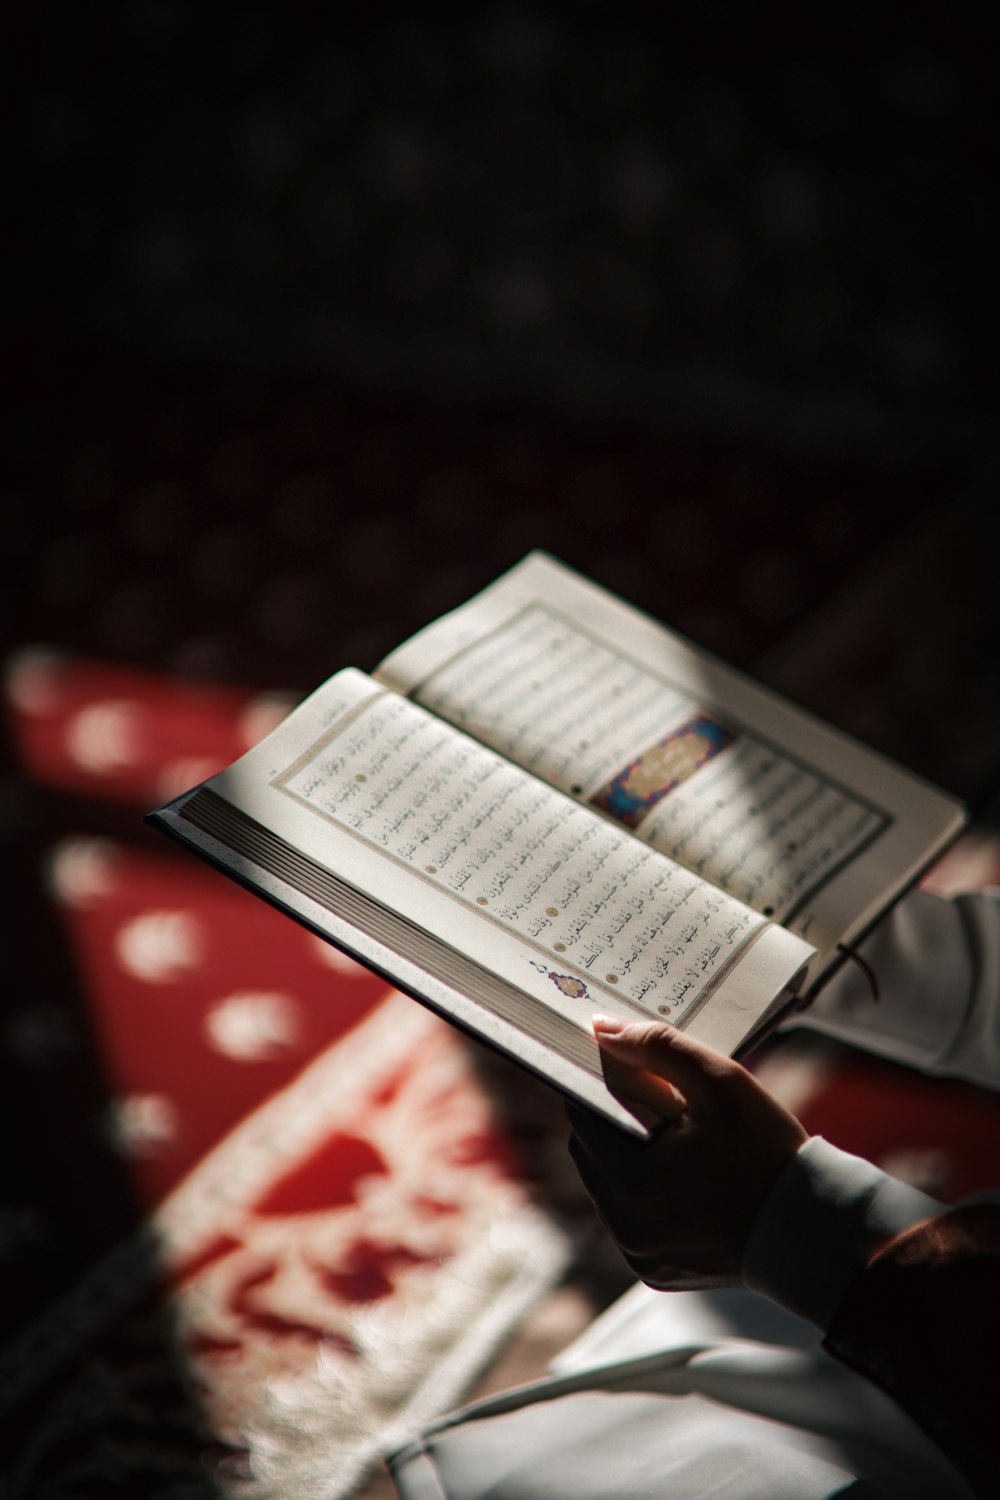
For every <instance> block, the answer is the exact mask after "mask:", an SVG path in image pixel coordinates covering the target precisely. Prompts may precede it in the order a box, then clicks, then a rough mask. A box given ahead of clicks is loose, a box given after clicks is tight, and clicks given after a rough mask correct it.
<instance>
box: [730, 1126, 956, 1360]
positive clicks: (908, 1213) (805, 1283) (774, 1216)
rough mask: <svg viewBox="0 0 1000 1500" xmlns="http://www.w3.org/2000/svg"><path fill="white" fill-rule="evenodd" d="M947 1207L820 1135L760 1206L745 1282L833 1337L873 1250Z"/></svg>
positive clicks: (748, 1249) (748, 1248) (746, 1258)
mask: <svg viewBox="0 0 1000 1500" xmlns="http://www.w3.org/2000/svg"><path fill="white" fill-rule="evenodd" d="M944 1208H945V1205H944V1204H942V1203H938V1202H937V1201H936V1199H934V1198H929V1197H928V1196H927V1195H926V1194H925V1193H921V1192H920V1191H919V1190H918V1189H917V1188H912V1187H908V1186H907V1185H906V1184H905V1183H902V1182H898V1181H897V1180H896V1179H895V1178H894V1177H889V1176H887V1175H886V1173H885V1172H882V1171H880V1170H879V1168H878V1167H875V1166H872V1164H871V1162H867V1161H863V1160H862V1159H861V1158H860V1157H858V1156H851V1155H849V1154H848V1152H846V1151H841V1150H840V1149H839V1148H838V1147H836V1146H832V1145H830V1143H829V1142H828V1141H825V1140H823V1138H822V1137H821V1136H812V1137H811V1138H810V1139H809V1140H808V1141H806V1143H805V1145H804V1146H802V1147H800V1149H799V1151H798V1153H797V1154H796V1155H795V1156H794V1157H793V1158H792V1160H791V1161H790V1162H789V1163H788V1165H787V1167H786V1168H785V1169H784V1171H783V1172H782V1173H781V1175H780V1176H779V1177H778V1179H777V1181H776V1182H775V1183H774V1185H773V1186H772V1187H771V1189H770V1191H769V1192H768V1194H767V1196H766V1198H765V1199H764V1201H763V1203H762V1204H761V1206H760V1209H759V1211H758V1213H757V1217H756V1219H755V1220H754V1223H753V1226H752V1228H751V1230H750V1234H749V1235H748V1237H747V1242H746V1245H745V1247H744V1251H743V1280H744V1282H745V1284H746V1285H747V1286H748V1287H749V1288H750V1290H751V1291H753V1292H759V1293H760V1294H761V1295H762V1296H765V1297H769V1298H770V1299H771V1301H772V1302H776V1303H777V1304H778V1306H779V1307H784V1308H785V1309H786V1310H787V1311H788V1312H791V1313H795V1314H796V1315H797V1316H798V1317H800V1318H805V1319H806V1320H807V1321H808V1322H810V1323H813V1324H815V1326H816V1327H817V1328H819V1329H821V1330H822V1331H823V1332H824V1333H825V1332H826V1330H827V1328H828V1327H829V1325H830V1320H831V1319H832V1317H833V1315H834V1313H835V1312H836V1311H837V1308H838V1307H839V1306H840V1303H841V1301H842V1299H843V1297H844V1294H845V1293H846V1291H847V1289H848V1287H849V1286H850V1285H851V1283H852V1282H853V1280H854V1278H855V1277H856V1276H857V1275H858V1274H859V1273H860V1272H861V1271H862V1270H863V1269H864V1267H865V1266H866V1265H867V1263H868V1259H869V1257H870V1255H871V1254H872V1251H873V1250H874V1249H875V1248H876V1247H877V1246H878V1245H880V1244H882V1243H883V1241H885V1240H886V1239H888V1238H892V1237H893V1236H895V1235H897V1234H900V1233H902V1231H903V1230H904V1229H909V1228H910V1227H911V1226H912V1225H914V1224H919V1223H921V1222H922V1221H923V1220H924V1219H928V1218H931V1217H932V1216H934V1215H936V1214H939V1213H941V1212H942V1210H943V1209H944Z"/></svg>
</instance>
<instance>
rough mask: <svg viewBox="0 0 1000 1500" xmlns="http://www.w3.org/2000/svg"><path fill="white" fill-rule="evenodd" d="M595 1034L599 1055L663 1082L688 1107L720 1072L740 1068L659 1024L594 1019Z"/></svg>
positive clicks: (708, 1048) (613, 1017)
mask: <svg viewBox="0 0 1000 1500" xmlns="http://www.w3.org/2000/svg"><path fill="white" fill-rule="evenodd" d="M594 1035H595V1036H596V1037H597V1041H598V1043H599V1045H600V1047H601V1051H602V1052H606V1053H607V1054H608V1056H609V1057H611V1058H614V1059H615V1061H616V1062H618V1063H619V1064H624V1065H625V1066H627V1067H630V1068H634V1069H637V1070H642V1071H645V1072H647V1073H653V1074H655V1075H656V1076H657V1077H659V1078H663V1079H666V1081H667V1082H668V1083H670V1084H672V1085H674V1086H675V1087H676V1088H678V1089H680V1091H681V1093H682V1094H683V1095H684V1098H685V1099H686V1100H687V1102H688V1103H689V1104H694V1103H697V1102H698V1101H699V1099H700V1098H701V1097H702V1095H703V1093H704V1091H705V1087H706V1085H707V1084H709V1083H710V1082H711V1081H712V1080H714V1079H717V1078H718V1077H719V1075H720V1073H726V1072H728V1071H730V1069H732V1068H737V1067H738V1066H739V1064H737V1063H731V1062H730V1061H729V1059H728V1058H724V1057H722V1056H720V1054H719V1053H717V1052H713V1050H712V1049H711V1047H706V1046H704V1045H703V1043H701V1042H696V1041H695V1040H694V1038H693V1037H690V1036H687V1035H685V1033H684V1032H681V1031H678V1030H677V1029H676V1027H673V1026H668V1025H667V1024H666V1023H665V1022H662V1021H622V1020H620V1019H619V1018H618V1017H617V1016H595V1017H594Z"/></svg>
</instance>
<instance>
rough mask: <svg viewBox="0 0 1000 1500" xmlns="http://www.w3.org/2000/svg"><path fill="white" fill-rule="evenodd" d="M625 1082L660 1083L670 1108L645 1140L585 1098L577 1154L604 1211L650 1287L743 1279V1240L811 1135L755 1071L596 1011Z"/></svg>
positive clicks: (664, 1106) (573, 1144) (656, 1086)
mask: <svg viewBox="0 0 1000 1500" xmlns="http://www.w3.org/2000/svg"><path fill="white" fill-rule="evenodd" d="M594 1032H595V1035H596V1036H597V1040H598V1043H599V1044H600V1047H601V1051H602V1053H603V1054H605V1056H606V1059H607V1060H608V1062H609V1063H610V1064H611V1065H612V1069H611V1071H613V1072H614V1074H615V1077H616V1079H621V1078H622V1077H623V1076H624V1072H625V1070H627V1076H628V1077H629V1078H630V1079H631V1080H632V1081H633V1082H634V1084H635V1088H634V1090H633V1089H631V1088H630V1090H629V1092H630V1093H634V1094H635V1096H636V1097H637V1098H643V1099H652V1098H653V1097H654V1096H655V1094H656V1093H657V1092H658V1093H659V1096H660V1112H661V1113H663V1114H665V1115H667V1116H668V1118H671V1117H672V1122H671V1123H668V1124H666V1125H665V1126H664V1127H663V1128H662V1129H661V1130H660V1131H659V1132H658V1133H657V1135H656V1136H655V1137H654V1138H653V1139H652V1140H650V1141H639V1140H636V1139H634V1138H633V1137H631V1136H628V1135H626V1134H625V1133H624V1132H623V1131H622V1130H620V1129H618V1128H617V1127H616V1126H614V1125H611V1124H609V1123H608V1122H607V1121H605V1120H602V1119H601V1118H600V1117H599V1116H598V1115H595V1114H593V1113H592V1112H591V1111H590V1110H585V1109H583V1108H581V1107H579V1106H573V1107H571V1109H570V1117H571V1120H572V1122H573V1127H574V1129H573V1135H572V1137H571V1139H570V1153H571V1154H572V1157H573V1160H574V1161H575V1163H576V1165H577V1168H578V1170H579V1172H580V1176H581V1177H582V1178H583V1181H584V1184H585V1186H586V1188H587V1191H588V1193H589V1194H590V1196H591V1198H592V1199H593V1200H594V1204H595V1207H596V1208H597V1212H598V1214H599V1215H600V1217H601V1220H602V1222H603V1223H604V1225H605V1227H606V1228H607V1229H608V1231H609V1232H610V1234H611V1235H612V1237H613V1239H614V1240H615V1241H616V1242H617V1244H618V1247H619V1249H620V1250H621V1252H622V1254H623V1255H624V1257H625V1259H626V1260H627V1261H628V1263H629V1265H630V1266H631V1268H632V1270H633V1271H634V1272H635V1273H636V1275H637V1276H639V1277H641V1279H642V1280H643V1281H645V1282H646V1284H647V1285H648V1286H652V1287H657V1288H659V1289H660V1290H662V1291H667V1290H674V1291H680V1290H693V1289H695V1288H707V1287H718V1286H738V1285H739V1284H740V1281H741V1269H740V1268H741V1261H742V1256H743V1246H744V1243H745V1241H746V1238H747V1235H748V1233H749V1231H750V1226H751V1225H752V1223H753V1220H754V1218H755V1216H756V1213H757V1210H758V1208H759V1206H760V1204H761V1202H762V1201H763V1199H764V1196H765V1195H766V1193H767V1191H768V1189H769V1187H770V1186H771V1184H772V1183H773V1182H774V1180H775V1178H776V1177H777V1176H778V1175H779V1173H780V1172H781V1171H782V1169H783V1168H784V1167H785V1165H786V1164H787V1162H789V1161H790V1160H791V1158H792V1157H793V1156H794V1155H795V1153H796V1152H797V1151H798V1149H799V1147H800V1146H801V1145H802V1144H803V1142H804V1141H806V1140H807V1139H808V1136H807V1134H806V1131H805V1130H804V1129H803V1127H802V1126H801V1125H800V1124H799V1122H798V1120H796V1118H795V1116H794V1115H791V1114H789V1112H788V1111H787V1110H786V1109H785V1108H784V1106H783V1105H781V1104H779V1103H778V1101H777V1100H776V1099H774V1098H772V1096H771V1095H770V1094H769V1093H768V1092H767V1090H766V1089H765V1088H764V1087H763V1085H762V1084H760V1083H758V1082H757V1080H756V1079H755V1078H754V1077H753V1075H752V1074H750V1073H748V1072H747V1070H746V1069H745V1068H743V1067H741V1066H740V1064H739V1063H736V1062H733V1061H732V1060H731V1059H730V1058H727V1057H723V1056H722V1055H721V1054H720V1053H718V1052H714V1051H712V1049H711V1048H710V1047H706V1046H704V1045H703V1044H702V1043H700V1042H696V1041H695V1040H694V1039H693V1038H692V1037H689V1036H686V1035H685V1034H684V1033H683V1032H681V1031H677V1030H676V1029H675V1028H674V1027H673V1026H668V1025H666V1024H662V1023H658V1022H655V1021H632V1022H623V1021H619V1020H618V1019H617V1018H614V1017H605V1016H598V1017H595V1018H594Z"/></svg>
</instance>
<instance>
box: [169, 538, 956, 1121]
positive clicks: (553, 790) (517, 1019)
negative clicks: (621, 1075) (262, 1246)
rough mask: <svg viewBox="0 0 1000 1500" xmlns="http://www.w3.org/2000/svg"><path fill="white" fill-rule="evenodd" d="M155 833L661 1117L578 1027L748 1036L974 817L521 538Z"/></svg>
mask: <svg viewBox="0 0 1000 1500" xmlns="http://www.w3.org/2000/svg"><path fill="white" fill-rule="evenodd" d="M149 821H150V822H151V823H152V824H153V825H154V826H156V827H158V828H160V829H162V830H163V831H164V832H166V833H168V834H169V835H171V836H172V837H174V838H175V839H177V840H179V841H180V842H181V843H182V844H184V845H186V846H188V847H189V848H190V849H192V850H193V851H194V852H196V853H197V854H198V855H200V856H201V857H202V858H204V859H206V860H208V861H209V862H210V863H212V864H214V865H215V866H217V867H218V868H219V869H221V870H222V871H223V872H224V873H225V874H227V875H229V876H230V877H232V878H233V879H235V880H236V881H238V882H240V883H242V884H243V885H244V886H246V887H248V888H249V889H250V890H252V891H254V892H255V893H256V894H258V895H260V896H261V897H263V898H264V899H265V900H267V901H269V902H271V903H272V904H274V905H277V906H278V907H280V908H281V909H282V910H284V911H285V912H287V913H288V914H289V915H290V916H292V917H293V918H295V919H296V920H298V921H299V922H301V923H303V924H304V925H305V926H306V927H307V928H309V929H311V930H312V931H313V932H315V933H317V934H319V935H320V936H322V937H323V938H325V939H327V940H328V941H330V942H331V943H333V944H335V945H336V946H337V947H338V948H340V949H342V950H343V951H345V952H346V953H348V954H350V955H351V956H353V957H354V958H356V959H357V960H359V961H360V962H361V963H363V964H365V965H367V966H368V967H369V968H372V969H374V970H376V971H377V972H379V973H380V974H382V975H383V976H385V977H386V978H387V979H388V980H389V981H390V982H391V983H392V984H394V985H395V986H396V987H398V988H399V989H402V990H404V991H405V992H407V993H408V994H410V995H411V996H413V997H414V998H416V999H418V1000H420V1001H422V1002H423V1003H424V1004H426V1005H428V1006H430V1007H431V1008H432V1009H433V1010H435V1011H437V1012H438V1013H440V1014H441V1015H443V1016H445V1017H447V1018H448V1019H449V1020H450V1021H452V1022H454V1023H455V1024H456V1025H458V1026H459V1027H461V1028H463V1029H464V1030H466V1031H467V1032H469V1033H471V1034H472V1035H474V1036H475V1037H477V1038H479V1039H480V1040H482V1041H485V1042H486V1043H488V1044H490V1045H492V1046H494V1047H497V1048H499V1049H500V1050H502V1051H503V1052H505V1053H507V1054H508V1055H509V1056H511V1057H513V1058H515V1059H516V1060H517V1061H518V1062H520V1063H521V1064H522V1065H523V1066H525V1067H527V1068H528V1069H529V1070H531V1071H533V1072H534V1073H536V1074H538V1075H540V1076H541V1077H543V1078H544V1079H546V1080H547V1081H548V1082H549V1083H551V1084H553V1085H554V1086H556V1087H557V1088H559V1089H560V1090H562V1091H563V1092H564V1093H565V1094H567V1095H569V1096H571V1097H573V1098H575V1099H577V1100H579V1101H582V1102H583V1103H585V1104H587V1105H589V1106H590V1107H592V1108H593V1109H596V1110H597V1111H599V1112H600V1113H601V1114H603V1115H604V1116H605V1117H606V1118H608V1119H611V1120H613V1121H615V1122H616V1123H617V1124H619V1125H620V1126H622V1127H623V1128H624V1129H626V1130H628V1131H631V1132H632V1133H634V1134H637V1135H645V1134H648V1133H649V1131H650V1129H651V1128H652V1124H653V1121H652V1120H651V1117H650V1112H649V1110H648V1108H647V1107H646V1106H645V1105H644V1104H643V1103H642V1102H640V1101H637V1100H630V1099H629V1097H628V1094H627V1092H626V1091H625V1087H624V1086H623V1085H622V1084H621V1082H620V1080H619V1081H616V1080H615V1079H614V1078H613V1077H612V1076H610V1075H608V1074H607V1073H606V1072H605V1069H604V1068H603V1067H602V1060H601V1054H600V1052H599V1049H598V1046H597V1043H596V1040H595V1038H594V1035H593V1031H592V1026H591V1017H592V1016H593V1015H594V1014H595V1013H597V1012H603V1013H609V1014H613V1015H619V1016H622V1017H624V1018H626V1019H634V1018H643V1019H655V1020H662V1019H666V1020H668V1021H670V1022H671V1023H672V1024H673V1025H675V1026H678V1027H681V1028H683V1029H684V1030H686V1031H688V1032H690V1033H691V1034H692V1035H693V1036H696V1037H697V1038H699V1039H700V1040H702V1041H704V1042H706V1043H708V1044H709V1045H710V1046H713V1047H715V1048H717V1049H718V1050H720V1051H723V1052H725V1053H728V1054H730V1055H739V1054H741V1053H743V1052H745V1051H746V1050H748V1049H749V1048H750V1047H751V1046H752V1045H754V1044H755V1043H756V1042H758V1041H759V1040H760V1039H761V1037H762V1036H763V1035H764V1034H765V1033H766V1031H767V1029H768V1028H769V1027H771V1026H773V1025H774V1024H775V1023H776V1022H777V1021H778V1020H780V1019H781V1017H782V1016H784V1015H785V1014H786V1013H788V1012H789V1011H790V1010H793V1009H794V1008H795V1007H796V1006H801V1005H803V1004H806V1003H808V1000H809V998H810V997H811V996H812V995H813V994H815V992H816V991H817V990H818V988H819V987H820V986H821V985H822V984H823V983H824V981H825V980H826V979H827V978H828V977H829V975H830V974H831V973H832V972H833V971H834V969H835V968H836V967H837V966H839V964H840V963H842V962H843V961H844V953H845V950H848V949H849V948H850V947H851V945H853V944H855V943H856V942H857V941H858V940H859V939H860V938H861V937H862V936H863V935H864V934H865V933H866V932H867V930H868V929H869V928H870V927H871V926H872V924H873V923H874V922H875V921H876V920H877V919H878V917H879V916H880V915H881V914H882V913H883V912H884V911H885V910H886V909H887V908H888V907H889V906H890V905H891V904H892V903H893V902H894V901H896V900H897V899H898V898H899V897H900V896H901V895H902V894H903V893H904V891H905V890H906V889H907V888H908V887H909V886H910V885H912V884H913V883H914V881H915V880H917V879H918V878H919V876H920V874H921V873H922V872H923V871H924V870H925V869H926V867H927V866H928V865H929V864H930V863H931V862H932V861H933V860H934V858H936V857H937V855H938V854H939V853H940V852H941V851H942V850H943V849H944V848H945V847H946V846H947V845H948V843H950V842H951V840H952V839H953V838H954V837H955V836H956V834H957V833H958V832H959V830H960V829H961V827H962V825H963V823H964V821H965V812H964V809H963V807H962V804H961V803H960V802H959V801H957V800H956V799H955V798H954V797H951V796H949V795H947V794H946V793H944V792H942V791H940V790H938V789H937V788H935V787H933V786H930V785H929V784H927V783H926V782H925V781H923V780H922V779H920V778H919V777H917V776H915V775H913V774H911V773H910V772H908V771H907V770H905V769H904V768H903V767H901V766H899V765H897V764H895V763H894V762H892V761H890V760H888V759H886V758H885V757H884V756H882V755H880V754H878V753H877V752H876V751H874V750H871V749H868V748H866V747H865V746H863V745H862V744H860V743H859V742H858V741H856V740H854V739H852V738H851V737H849V736H847V735H845V734H843V733H841V732H840V731H838V730H836V729H834V728H832V727H830V726H829V725H826V724H824V723H822V722H820V721H819V720H818V719H816V718H815V717H813V716H812V715H810V714H808V713H806V712H804V711H803V710H801V709H799V708H797V707H795V706H794V705H793V704H792V703H790V702H789V701H787V700H786V699H785V698H783V697H781V696H779V695H778V694H776V693H774V692H772V691H771V690H769V689H767V688H766V687H763V686H761V685H760V684H758V683H755V682H754V681H752V680H751V679H750V678H749V677H747V676H746V675H745V674H743V673H741V672H739V671H737V670H735V669H734V668H732V667H730V666H727V665H726V664H724V663H723V662H721V661H720V660H718V659H717V658H715V657H714V656H713V655H711V654H710V653H709V652H707V651H705V650H703V649H702V648H700V647H698V646H696V645H694V644H692V643H691V642H690V641H688V640H686V639H685V638H684V637H682V636H680V635H678V634H677V633H676V632H674V631H672V630H670V629H668V628H667V627H666V626H664V625H661V624H659V623H657V622H656V621H654V620H653V619H652V618H650V617H649V616H648V615H646V614H645V613H643V612H642V611H640V610H638V609H636V608H634V607H632V606H630V605H628V604H626V603H625V602H623V601H622V600H621V599H619V598H617V597H616V596H615V595H613V594H611V593H609V592H607V591H606V590H604V589H603V588H601V587H599V586H598V585H596V584H594V583H592V582H590V581H588V580H587V579H585V578H584V577H582V576H581V575H580V574H578V573H577V572H575V571H574V570H572V569H570V568H569V567H567V566H565V565H564V564H562V563H561V562H559V561H557V560H556V559H554V558H552V557H551V556H549V555H547V554H545V553H542V552H532V553H530V554H529V555H528V556H527V557H526V558H525V559H524V560H523V561H522V562H520V563H518V564H517V565H516V566H515V567H514V568H512V569H511V570H510V571H509V572H507V573H505V574H504V575H503V576H501V577H500V578H499V579H498V580H496V581H495V582H494V583H492V584H490V585H489V586H488V587H487V588H486V589H484V590H483V591H482V592H481V593H480V594H478V595H477V596H476V597H475V598H473V599H472V600H470V601H469V602H467V603H466V604H464V605H461V606H459V607H458V608H457V609H455V610H453V611H451V612H450V613H449V614H447V615H445V616H443V617H442V618H440V619H438V620H436V621H435V622H433V623H432V624H430V625H428V626H427V627H425V628H424V629H423V630H421V631H419V632H418V633H417V634H416V635H414V636H413V637H412V638H411V639H409V640H408V641H406V642H405V643H404V644H403V645H401V646H399V647H398V648H397V649H395V650H394V651H392V652H391V653H390V654H389V655H388V656H387V657H386V658H385V660H384V661H382V662H381V664H380V665H379V666H378V667H377V668H376V669H375V671H374V672H373V673H371V674H370V675H369V674H367V673H364V672H361V671H359V670H357V669H356V668H353V667H348V668H346V669H344V670H342V671H339V672H337V673H336V674H335V675H334V676H332V677H331V678H329V680H328V681H327V682H325V683H324V684H323V685H322V686H321V687H319V688H318V689H317V690H316V691H315V692H314V693H312V694H311V695H310V696H309V697H308V698H306V699H305V701H304V702H303V703H301V704H300V705H299V706H298V707H297V708H295V709H294V710H293V711H292V712H291V713H290V714H289V715H288V716H287V717H286V718H285V719H284V720H283V722H282V723H280V724H279V725H278V726H277V727H276V728H275V729H274V730H272V731H271V733H270V734H268V735H267V736H266V738H264V739H263V740H262V741H261V742H260V743H259V744H258V745H256V746H255V747H254V748H253V749H251V750H249V751H248V752H247V753H246V754H245V755H243V756H242V757H241V758H240V759H239V760H237V761H236V762H235V763H234V764H233V765H231V766H229V767H228V768H227V769H225V770H223V771H221V772H219V773H218V774H217V775H215V776H212V777H210V778H209V779H208V780H207V781H205V782H203V783H202V784H201V785H199V786H197V787H195V788H193V789H192V790H191V791H189V792H186V793H185V794H184V795H182V796H180V797H177V798H174V799H173V800H171V801H170V802H168V803H166V804H165V805H163V806H162V807H159V808H156V809H155V810H154V811H153V812H151V813H150V814H149Z"/></svg>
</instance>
